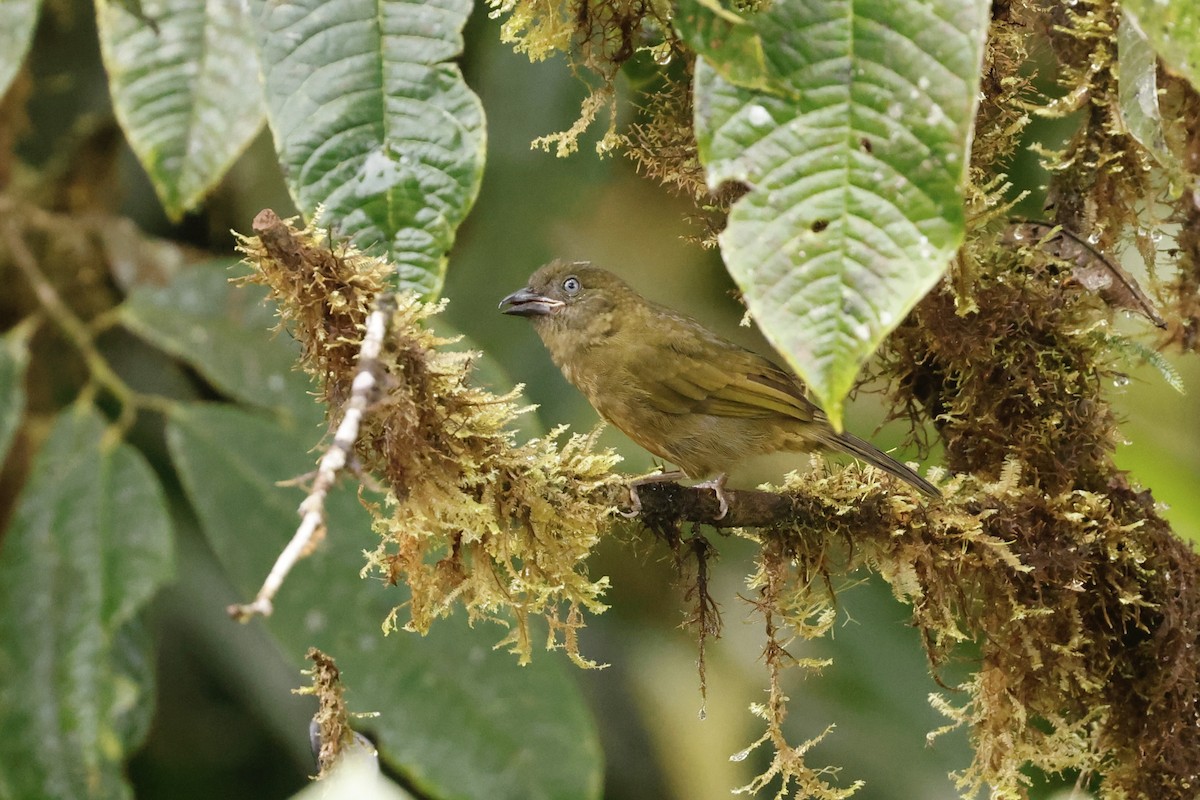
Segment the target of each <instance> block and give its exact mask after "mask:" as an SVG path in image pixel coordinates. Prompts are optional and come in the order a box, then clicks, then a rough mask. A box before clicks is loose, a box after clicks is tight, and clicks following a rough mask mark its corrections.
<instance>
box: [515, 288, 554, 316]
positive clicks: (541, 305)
mask: <svg viewBox="0 0 1200 800" xmlns="http://www.w3.org/2000/svg"><path fill="white" fill-rule="evenodd" d="M562 306H563V302H562V301H561V300H555V299H554V298H552V297H546V296H545V295H544V294H538V293H537V292H535V291H533V290H532V289H530V288H529V287H525V288H524V289H518V290H517V291H515V292H513V293H512V294H510V295H509V296H508V297H506V298H504V299H503V300H501V301H500V311H501V312H502V313H505V314H512V315H513V316H515V317H544V316H546V315H547V314H553V313H554V312H555V311H557V310H558V309H560V308H562Z"/></svg>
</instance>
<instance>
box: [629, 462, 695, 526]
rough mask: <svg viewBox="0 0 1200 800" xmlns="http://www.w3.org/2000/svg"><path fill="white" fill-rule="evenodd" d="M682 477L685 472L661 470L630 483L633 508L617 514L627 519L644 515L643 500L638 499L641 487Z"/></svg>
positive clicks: (630, 498)
mask: <svg viewBox="0 0 1200 800" xmlns="http://www.w3.org/2000/svg"><path fill="white" fill-rule="evenodd" d="M682 477H684V474H683V470H680V469H673V470H671V471H670V472H667V471H665V470H662V469H660V470H659V471H658V472H651V473H650V474H649V475H642V476H641V477H638V478H634V479H633V480H631V481H630V482H629V502H630V504H631V505H632V506H633V508H631V509H629V510H628V511H619V512H617V513H619V514H620V515H621V516H622V517H625V518H626V519H631V518H633V517H636V516H637V515H638V514H640V513H642V498H640V497H638V491H637V490H638V487H639V486H645V485H646V484H648V483H662V482H663V481H677V480H679V479H680V478H682Z"/></svg>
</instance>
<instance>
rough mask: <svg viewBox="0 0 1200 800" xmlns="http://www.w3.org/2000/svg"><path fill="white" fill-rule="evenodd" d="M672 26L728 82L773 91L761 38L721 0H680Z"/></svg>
mask: <svg viewBox="0 0 1200 800" xmlns="http://www.w3.org/2000/svg"><path fill="white" fill-rule="evenodd" d="M674 22H675V26H676V27H677V28H678V29H679V31H680V33H681V34H682V35H683V36H684V38H685V39H686V40H687V43H688V44H689V45H691V47H692V49H693V50H695V51H696V52H697V53H704V55H705V57H706V58H707V59H708V63H709V65H710V66H712V67H713V68H714V69H716V70H717V72H718V73H720V75H721V77H723V78H724V79H725V80H727V81H729V82H730V83H734V84H737V85H738V86H744V87H748V88H752V89H763V90H765V91H776V90H778V87H776V86H774V85H773V84H772V81H771V77H772V75H771V71H770V70H768V69H767V62H766V58H765V56H764V55H763V44H762V37H761V36H759V33H758V31H757V30H756V29H755V28H754V26H753V25H751V24H750V23H749V22H747V21H746V20H744V19H742V18H741V17H739V16H738V15H737V14H735V13H733V12H732V11H730V10H728V9H726V8H725V7H724V6H722V5H721V3H720V0H681V2H680V3H679V4H678V7H677V10H676V14H675V20H674Z"/></svg>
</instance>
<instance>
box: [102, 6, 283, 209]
mask: <svg viewBox="0 0 1200 800" xmlns="http://www.w3.org/2000/svg"><path fill="white" fill-rule="evenodd" d="M141 9H142V12H143V14H144V16H143V17H142V18H139V17H138V16H137V15H136V14H135V13H133V12H132V10H131V9H129V8H128V7H127V5H125V4H121V3H118V2H112V0H99V1H98V2H97V23H98V25H99V28H100V46H101V52H102V54H103V56H104V66H105V68H106V69H107V70H108V79H109V86H110V87H111V91H112V97H113V108H114V110H115V111H116V114H117V119H118V120H119V121H120V123H121V127H122V128H123V129H124V130H125V136H126V138H127V139H128V140H129V144H130V146H131V147H132V148H133V151H134V153H136V154H137V157H138V160H139V161H141V163H142V166H143V167H144V168H145V170H146V172H147V174H149V176H150V182H151V183H153V184H154V190H155V191H156V192H157V193H158V197H159V199H160V200H161V201H162V204H163V207H164V208H165V209H166V212H167V215H168V216H170V217H171V218H172V219H178V218H179V217H181V216H182V215H183V213H184V212H185V211H188V210H190V209H192V208H193V207H195V206H196V205H197V204H198V203H199V202H200V201H201V200H202V199H203V198H204V195H205V194H206V193H207V192H208V191H209V190H210V189H211V188H212V187H213V186H214V185H216V183H217V181H219V180H220V179H221V178H222V176H224V174H225V171H226V170H228V169H229V165H230V164H232V163H233V162H234V160H235V159H236V158H237V157H238V156H239V155H240V154H241V152H242V151H243V150H244V149H245V148H246V146H247V145H248V144H249V143H250V140H251V139H252V138H254V135H255V133H257V132H258V129H259V128H260V127H261V126H262V122H263V101H262V89H261V87H260V85H259V79H258V60H257V58H256V57H255V50H254V43H253V39H252V34H251V31H250V21H249V19H248V18H247V15H246V13H245V11H244V3H242V2H240V1H239V0H143V2H142V3H141ZM151 24H153V25H154V27H156V28H157V31H156V30H154V28H152V27H151Z"/></svg>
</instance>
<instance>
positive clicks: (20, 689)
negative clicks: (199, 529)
mask: <svg viewBox="0 0 1200 800" xmlns="http://www.w3.org/2000/svg"><path fill="white" fill-rule="evenodd" d="M172 572H173V560H172V538H171V525H170V519H169V517H168V515H167V509H166V503H165V501H164V498H163V495H162V491H161V489H160V488H159V485H158V481H157V480H156V479H155V477H154V473H153V472H151V470H150V468H149V467H148V466H147V465H146V463H145V462H144V461H143V460H142V457H141V456H140V455H139V454H138V453H137V451H135V450H134V449H133V448H131V447H129V446H127V445H124V444H111V443H108V442H107V440H106V438H105V424H104V421H103V420H102V419H100V418H99V416H97V415H96V413H95V412H94V411H92V410H91V409H83V408H75V409H70V410H68V411H67V412H65V413H64V414H62V415H61V416H60V417H59V419H58V421H57V422H56V423H55V425H54V427H53V429H52V431H51V433H50V436H49V438H48V439H47V441H46V443H45V445H44V446H43V447H42V450H41V453H40V454H39V455H38V457H37V460H36V462H35V464H34V466H33V471H32V473H31V474H30V476H29V482H28V483H27V484H26V486H25V488H24V490H23V492H22V493H21V497H20V499H19V500H18V503H17V508H16V511H15V513H14V516H13V521H12V525H11V527H10V529H9V531H8V533H7V535H6V536H5V537H4V540H3V546H2V549H0V642H3V643H4V646H3V648H0V674H2V675H3V676H4V679H3V680H2V681H0V730H3V731H4V735H3V736H0V797H4V798H25V797H39V798H72V799H74V798H108V797H130V796H132V795H131V792H130V790H129V787H128V786H127V784H126V782H125V778H124V776H123V773H122V762H123V761H124V759H125V758H126V757H127V756H128V755H129V754H130V752H131V751H132V750H134V749H135V748H136V747H137V746H138V744H139V743H140V742H141V740H142V739H143V738H144V736H145V734H146V730H147V728H148V726H149V722H150V716H151V711H152V702H153V698H154V691H153V668H152V658H151V648H150V645H149V643H148V640H147V637H146V634H145V631H144V630H143V629H142V627H141V624H140V621H139V618H138V614H139V612H140V611H141V609H142V608H143V606H144V605H145V604H146V603H147V601H149V599H150V598H151V596H152V595H153V594H154V592H155V591H156V590H157V589H158V587H159V586H161V585H162V584H163V583H165V582H166V581H167V580H168V579H169V578H170V577H171V574H172Z"/></svg>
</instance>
